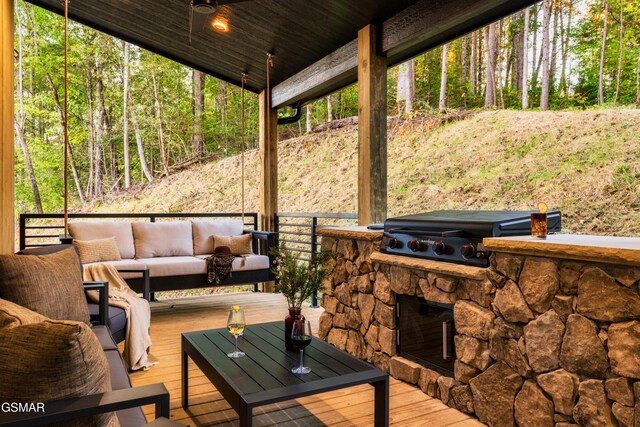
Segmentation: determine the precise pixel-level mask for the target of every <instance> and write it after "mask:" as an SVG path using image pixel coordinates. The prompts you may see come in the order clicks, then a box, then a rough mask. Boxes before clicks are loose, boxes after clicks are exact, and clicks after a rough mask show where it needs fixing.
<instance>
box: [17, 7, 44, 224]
mask: <svg viewBox="0 0 640 427" xmlns="http://www.w3.org/2000/svg"><path fill="white" fill-rule="evenodd" d="M17 6H18V3H17V2H16V11H15V16H16V24H17V27H18V28H17V34H18V72H17V76H16V77H17V82H16V83H17V85H18V87H17V92H18V110H17V111H16V112H15V114H14V117H13V124H14V128H15V131H16V136H17V139H18V143H19V144H20V148H22V153H23V154H24V164H25V167H26V168H27V174H28V175H29V183H30V184H31V192H32V194H33V204H34V205H35V208H36V212H37V213H39V214H41V213H43V210H42V199H41V198H40V189H39V188H38V180H37V179H36V173H35V170H34V168H33V161H32V160H31V153H29V147H28V146H27V141H26V140H25V138H24V128H25V124H26V122H27V113H26V110H25V107H24V76H23V72H22V62H23V61H22V33H23V28H22V18H21V15H22V14H21V13H20V11H19V10H17Z"/></svg>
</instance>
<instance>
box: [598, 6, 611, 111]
mask: <svg viewBox="0 0 640 427" xmlns="http://www.w3.org/2000/svg"><path fill="white" fill-rule="evenodd" d="M608 21H609V0H604V17H603V24H602V26H603V27H602V42H601V44H600V69H599V71H598V104H599V105H602V104H604V54H605V51H606V50H607V29H608Z"/></svg>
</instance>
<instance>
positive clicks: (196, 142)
mask: <svg viewBox="0 0 640 427" xmlns="http://www.w3.org/2000/svg"><path fill="white" fill-rule="evenodd" d="M192 79H193V102H192V114H193V131H192V132H191V149H192V153H193V154H192V155H193V157H201V156H202V155H203V154H204V130H203V128H204V84H205V74H204V73H203V72H201V71H198V70H193V73H192Z"/></svg>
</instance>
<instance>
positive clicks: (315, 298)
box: [311, 215, 318, 308]
mask: <svg viewBox="0 0 640 427" xmlns="http://www.w3.org/2000/svg"><path fill="white" fill-rule="evenodd" d="M317 226H318V217H317V216H315V215H314V216H313V217H311V259H312V260H313V259H314V258H315V256H316V254H317V253H318V250H317V248H316V246H317V242H316V238H317V235H316V227H317ZM311 307H313V308H318V294H317V293H316V292H314V293H313V294H312V295H311Z"/></svg>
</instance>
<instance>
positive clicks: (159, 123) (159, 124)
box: [151, 67, 169, 176]
mask: <svg viewBox="0 0 640 427" xmlns="http://www.w3.org/2000/svg"><path fill="white" fill-rule="evenodd" d="M151 80H152V81H153V98H154V105H155V110H156V130H157V132H158V144H159V145H160V158H161V159H162V169H163V170H164V174H165V176H169V159H168V158H167V150H166V148H165V145H164V131H163V130H162V110H161V108H160V97H159V96H158V84H157V82H156V71H155V67H153V68H151Z"/></svg>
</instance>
